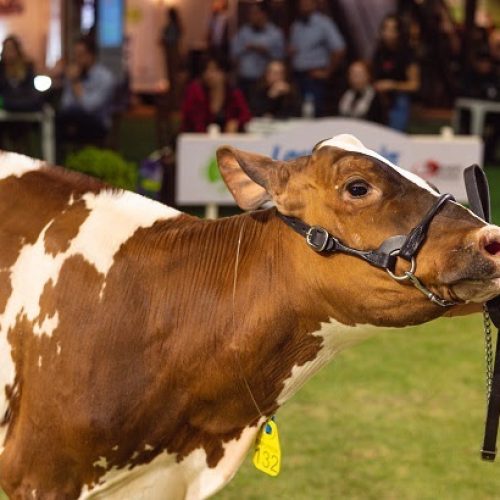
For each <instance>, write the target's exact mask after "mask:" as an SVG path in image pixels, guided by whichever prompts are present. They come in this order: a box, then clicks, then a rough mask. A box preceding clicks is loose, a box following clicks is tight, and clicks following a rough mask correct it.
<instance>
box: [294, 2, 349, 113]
mask: <svg viewBox="0 0 500 500" xmlns="http://www.w3.org/2000/svg"><path fill="white" fill-rule="evenodd" d="M298 7H299V9H298V10H299V16H298V19H297V20H296V21H295V22H294V23H293V24H292V28H291V33H290V55H291V57H292V68H293V71H294V77H295V80H296V82H297V86H298V88H299V91H300V93H301V97H302V100H304V99H312V100H313V103H314V109H315V115H316V116H322V115H323V114H324V109H325V94H326V87H327V83H328V79H329V78H330V76H331V75H332V74H333V73H334V72H335V70H336V69H337V67H338V65H339V64H340V62H341V60H342V58H343V56H344V51H345V42H344V39H343V37H342V35H341V34H340V32H339V30H338V28H337V26H336V25H335V23H334V22H333V21H332V20H331V19H330V18H329V17H328V16H325V15H324V14H321V13H320V12H318V11H317V3H316V0H299V5H298Z"/></svg>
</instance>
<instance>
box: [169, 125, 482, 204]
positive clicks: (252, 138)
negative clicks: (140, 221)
mask: <svg viewBox="0 0 500 500" xmlns="http://www.w3.org/2000/svg"><path fill="white" fill-rule="evenodd" d="M260 123H261V125H262V124H264V125H265V123H266V122H260ZM252 128H253V130H255V129H257V128H260V129H264V128H265V127H264V126H260V127H256V126H254V127H252ZM273 128H275V127H274V125H273ZM278 128H280V129H281V130H279V131H275V132H272V133H270V134H267V135H265V134H256V133H251V134H221V135H217V136H209V135H207V134H181V135H180V136H179V139H178V145H177V161H178V163H177V172H178V173H177V203H178V204H179V205H206V204H208V203H215V204H217V205H232V204H234V201H233V198H232V197H231V195H230V194H229V192H228V191H227V189H226V187H225V184H224V182H223V181H222V179H221V177H220V174H219V169H218V168H217V162H216V159H215V152H216V150H217V148H218V147H219V146H222V145H224V144H229V145H231V146H234V147H236V148H239V149H243V150H246V151H252V152H254V153H260V154H264V155H267V156H270V157H272V158H274V159H279V160H290V159H293V158H296V157H298V156H303V155H308V154H310V153H311V150H312V148H313V147H314V145H315V144H316V143H318V142H320V141H322V140H324V139H327V138H330V137H332V136H334V135H337V134H343V133H349V134H352V135H354V136H356V137H357V138H358V139H360V140H361V142H363V143H364V145H365V146H367V147H368V148H370V149H373V150H375V151H377V152H378V153H380V154H381V155H382V156H384V157H385V158H387V159H388V160H390V161H392V162H393V163H395V164H397V165H399V166H401V167H403V168H406V169H408V170H410V171H411V172H414V173H416V174H418V175H420V176H421V177H423V178H424V179H426V180H427V181H429V182H431V183H432V184H434V185H435V186H436V187H437V188H438V189H439V190H440V191H441V192H442V193H445V192H446V193H452V194H453V195H454V196H455V197H456V198H457V200H460V201H465V200H466V199H467V196H466V193H465V186H464V182H463V170H464V168H465V167H467V166H469V165H471V164H472V163H479V164H480V163H481V158H482V149H483V146H482V141H481V139H479V138H478V137H471V136H439V135H436V136H409V135H405V134H402V133H400V132H396V131H394V130H392V129H389V128H387V127H383V126H381V125H377V124H374V123H369V122H362V121H358V120H351V119H343V118H324V119H316V120H293V121H290V122H284V123H282V124H280V125H278Z"/></svg>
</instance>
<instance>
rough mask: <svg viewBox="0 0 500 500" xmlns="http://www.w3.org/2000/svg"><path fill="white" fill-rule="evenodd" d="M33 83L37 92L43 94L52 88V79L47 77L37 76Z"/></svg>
mask: <svg viewBox="0 0 500 500" xmlns="http://www.w3.org/2000/svg"><path fill="white" fill-rule="evenodd" d="M33 83H34V85H35V88H36V89H37V90H38V92H45V91H46V90H49V89H50V87H51V86H52V79H51V78H50V76H47V75H38V76H35V79H34V80H33Z"/></svg>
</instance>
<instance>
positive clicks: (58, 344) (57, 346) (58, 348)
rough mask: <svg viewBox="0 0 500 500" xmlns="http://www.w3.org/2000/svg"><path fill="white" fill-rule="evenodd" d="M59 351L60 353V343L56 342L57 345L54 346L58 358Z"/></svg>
mask: <svg viewBox="0 0 500 500" xmlns="http://www.w3.org/2000/svg"><path fill="white" fill-rule="evenodd" d="M61 351H62V348H61V342H58V343H57V344H56V353H57V355H58V356H60V355H61Z"/></svg>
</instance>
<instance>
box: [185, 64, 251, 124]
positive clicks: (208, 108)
mask: <svg viewBox="0 0 500 500" xmlns="http://www.w3.org/2000/svg"><path fill="white" fill-rule="evenodd" d="M250 118H251V114H250V110H249V109H248V104H247V102H246V101H245V98H244V96H243V93H242V91H241V90H240V89H238V88H235V87H233V86H232V85H230V83H229V79H228V75H227V73H226V72H225V69H224V66H223V64H222V63H221V62H220V60H219V59H217V58H215V57H209V58H208V59H207V60H206V61H205V63H204V64H203V67H202V73H201V78H200V79H199V80H194V81H193V82H192V83H191V84H190V85H189V86H188V87H187V89H186V94H185V96H184V101H183V103H182V125H181V130H182V131H183V132H206V131H207V127H208V126H209V125H211V124H216V125H218V126H219V127H220V130H221V131H222V132H227V133H235V132H243V130H244V126H245V124H246V123H247V122H248V121H249V120H250Z"/></svg>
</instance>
